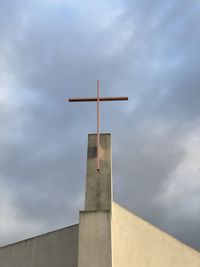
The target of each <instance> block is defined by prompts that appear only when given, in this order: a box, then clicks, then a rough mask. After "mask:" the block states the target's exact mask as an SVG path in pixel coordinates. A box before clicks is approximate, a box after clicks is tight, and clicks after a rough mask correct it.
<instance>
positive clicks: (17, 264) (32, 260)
mask: <svg viewBox="0 0 200 267" xmlns="http://www.w3.org/2000/svg"><path fill="white" fill-rule="evenodd" d="M77 262H78V225H73V226H70V227H67V228H64V229H61V230H57V231H54V232H51V233H48V234H44V235H41V236H38V237H34V238H31V239H27V240H24V241H21V242H18V243H15V244H12V245H8V246H5V247H1V248H0V267H77V266H78V263H77Z"/></svg>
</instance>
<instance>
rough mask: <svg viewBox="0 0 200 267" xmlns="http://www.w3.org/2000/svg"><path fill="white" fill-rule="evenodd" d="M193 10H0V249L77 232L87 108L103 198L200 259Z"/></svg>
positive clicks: (125, 4) (116, 5)
mask: <svg viewBox="0 0 200 267" xmlns="http://www.w3.org/2000/svg"><path fill="white" fill-rule="evenodd" d="M199 14H200V2H199V0H191V1H188V0H168V1H162V0H151V1H147V0H142V1H141V0H115V1H114V0H106V1H105V0H101V1H100V0H96V1H94V0H93V1H92V0H85V1H81V0H29V1H25V0H17V1H16V0H0V246H3V245H6V244H8V243H12V242H15V241H18V240H21V239H25V238H29V237H32V236H35V235H39V234H42V233H45V232H48V231H53V230H55V229H59V228H61V227H65V226H68V225H71V224H75V223H78V219H79V218H78V214H79V210H83V208H84V193H85V174H86V156H87V135H88V133H95V132H96V106H95V103H67V102H65V101H64V99H65V98H68V97H95V96H96V81H97V80H98V79H99V80H100V81H101V95H102V96H128V97H129V101H128V102H112V103H102V104H101V132H110V133H111V134H112V150H113V183H114V200H115V201H116V202H117V203H119V204H120V205H122V206H123V207H125V208H126V209H128V210H130V211H131V212H133V213H135V214H136V215H138V216H140V217H142V218H144V219H145V220H147V221H149V222H150V223H152V224H153V225H155V226H157V227H158V228H160V229H162V230H164V231H166V232H168V233H169V234H171V235H173V236H175V237H176V238H178V239H179V240H181V241H182V242H184V243H186V244H188V245H190V246H192V247H193V248H195V249H197V250H200V235H199V233H200V223H199V221H200V75H199V73H200V53H199V43H200V31H199V25H200V16H199Z"/></svg>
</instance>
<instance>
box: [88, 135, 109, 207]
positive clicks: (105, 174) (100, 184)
mask: <svg viewBox="0 0 200 267" xmlns="http://www.w3.org/2000/svg"><path fill="white" fill-rule="evenodd" d="M96 137H97V135H96V134H89V135H88V155H87V175H86V194H85V210H86V211H98V210H111V208H112V160H111V157H112V154H111V135H110V134H100V170H99V171H97V163H96V160H97V146H96Z"/></svg>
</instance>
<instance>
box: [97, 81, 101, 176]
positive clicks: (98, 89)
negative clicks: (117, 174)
mask: <svg viewBox="0 0 200 267" xmlns="http://www.w3.org/2000/svg"><path fill="white" fill-rule="evenodd" d="M99 99H100V81H99V80H98V81H97V171H99V170H100V135H99V129H100V101H99Z"/></svg>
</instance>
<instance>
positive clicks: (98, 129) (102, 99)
mask: <svg viewBox="0 0 200 267" xmlns="http://www.w3.org/2000/svg"><path fill="white" fill-rule="evenodd" d="M66 100H67V99H66ZM120 100H128V97H126V96H122V97H100V81H99V80H98V81H97V97H95V98H69V99H68V101H69V102H97V171H99V170H100V134H99V132H100V101H120Z"/></svg>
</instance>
